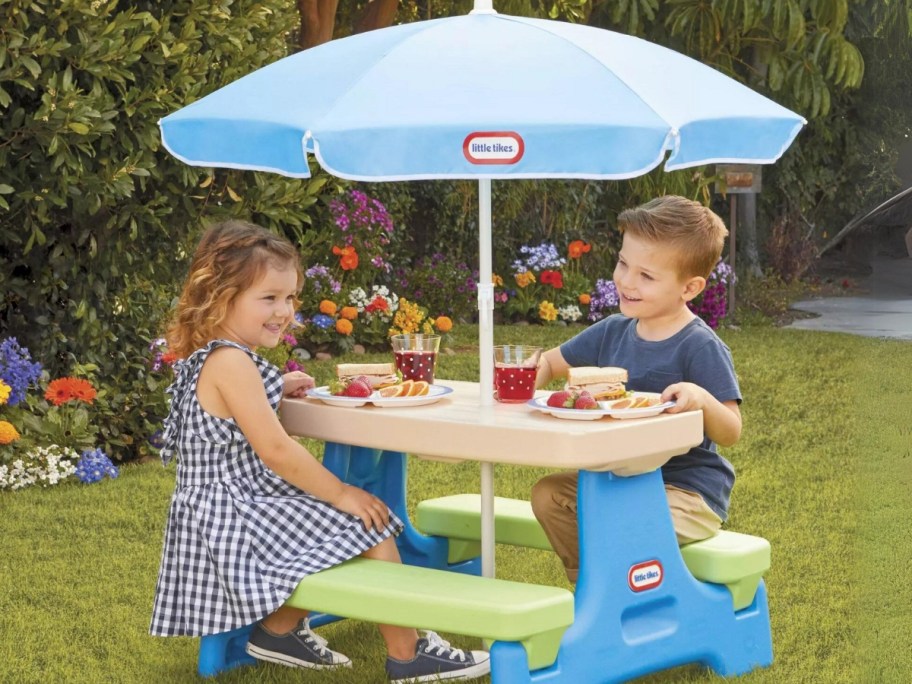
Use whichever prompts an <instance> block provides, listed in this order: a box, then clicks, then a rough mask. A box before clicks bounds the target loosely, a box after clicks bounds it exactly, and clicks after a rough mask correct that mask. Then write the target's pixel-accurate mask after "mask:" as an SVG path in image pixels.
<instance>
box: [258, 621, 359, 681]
mask: <svg viewBox="0 0 912 684" xmlns="http://www.w3.org/2000/svg"><path fill="white" fill-rule="evenodd" d="M246 651H247V653H248V654H250V655H252V656H253V657H254V658H256V659H257V660H266V661H269V662H270V663H278V664H279V665H287V666H288V667H306V668H309V669H312V670H328V669H332V668H336V667H351V660H349V658H348V656H345V655H342V654H341V653H337V652H336V651H332V650H330V649H329V648H327V647H326V639H324V638H323V637H321V636H320V635H319V634H316V633H315V632H314V631H313V630H311V628H310V619H309V618H304V619H303V620H301V621H300V622H299V623H298V626H297V627H295V628H294V629H293V630H291V631H290V632H288V633H287V634H273V633H272V632H269V631H267V630H266V629H264V628H263V626H262V625H261V624H260V623H259V622H258V623H257V624H256V626H255V627H254V628H253V630H252V631H251V632H250V638H249V639H248V641H247V647H246Z"/></svg>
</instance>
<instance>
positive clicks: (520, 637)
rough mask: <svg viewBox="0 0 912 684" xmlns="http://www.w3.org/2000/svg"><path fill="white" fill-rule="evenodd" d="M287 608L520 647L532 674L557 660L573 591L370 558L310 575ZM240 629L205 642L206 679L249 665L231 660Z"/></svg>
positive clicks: (570, 616)
mask: <svg viewBox="0 0 912 684" xmlns="http://www.w3.org/2000/svg"><path fill="white" fill-rule="evenodd" d="M285 605H288V606H293V607H295V608H304V609H308V610H311V611H314V612H320V613H327V614H331V615H339V616H342V617H347V618H353V619H357V620H366V621H369V622H380V623H386V624H391V625H400V626H404V627H419V628H423V629H432V630H435V631H441V632H453V633H455V634H462V635H465V636H474V637H481V638H482V639H485V640H486V641H513V642H519V643H521V644H522V645H523V646H524V647H525V650H526V654H527V657H528V661H529V668H530V669H538V668H541V667H547V666H548V665H551V664H552V663H554V661H555V659H556V658H557V651H558V648H559V646H560V640H561V637H562V636H563V634H564V631H565V630H566V629H567V627H568V626H570V624H571V623H572V622H573V594H571V593H570V592H569V591H567V590H566V589H560V588H558V587H547V586H542V585H538V584H524V583H521V582H511V581H507V580H502V579H495V578H489V577H478V576H475V575H464V574H461V573H456V572H450V571H448V570H436V569H431V568H422V567H417V566H413V565H402V564H399V563H386V562H384V561H377V560H370V559H367V558H354V559H352V560H349V561H346V562H345V563H342V564H341V565H337V566H335V567H332V568H329V569H327V570H323V571H321V572H318V573H315V574H313V575H308V576H307V577H305V578H304V579H302V580H301V582H300V583H299V584H298V586H297V588H296V589H295V590H294V593H292V595H291V596H290V597H289V599H288V601H286V604H285ZM247 631H249V629H248V630H247ZM235 632H236V633H232V632H226V633H224V634H223V635H218V634H216V635H211V636H207V637H203V639H202V643H201V645H200V662H199V672H200V674H201V675H204V676H208V675H212V674H215V673H217V672H220V671H222V670H225V669H228V668H230V667H232V666H233V665H234V664H238V663H239V662H249V660H245V659H243V658H241V659H240V660H238V659H236V658H233V656H232V655H231V652H235V653H236V652H237V651H238V650H239V649H242V647H243V643H246V635H245V634H246V633H240V632H239V631H238V630H236V631H235ZM219 637H221V638H220V639H219ZM229 642H230V643H229ZM232 661H233V662H232Z"/></svg>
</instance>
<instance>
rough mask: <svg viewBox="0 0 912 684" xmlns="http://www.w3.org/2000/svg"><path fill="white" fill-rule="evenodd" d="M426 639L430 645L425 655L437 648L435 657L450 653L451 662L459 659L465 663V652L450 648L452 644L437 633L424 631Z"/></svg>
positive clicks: (426, 648) (425, 650)
mask: <svg viewBox="0 0 912 684" xmlns="http://www.w3.org/2000/svg"><path fill="white" fill-rule="evenodd" d="M424 638H425V639H427V642H428V645H427V646H426V647H425V649H424V652H425V653H430V652H431V651H432V650H433V649H435V648H436V649H437V653H436V654H435V655H438V656H441V655H443V654H444V653H446V652H447V651H449V652H450V660H455V659H456V658H459V660H461V661H463V662H465V659H466V657H465V652H464V651H463V650H462V649H461V648H453V647H452V646H450V642H449V641H445V640H444V639H442V638H441V637H440V635H439V634H437V632H431V631H424Z"/></svg>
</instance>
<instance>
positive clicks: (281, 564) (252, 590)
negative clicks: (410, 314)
mask: <svg viewBox="0 0 912 684" xmlns="http://www.w3.org/2000/svg"><path fill="white" fill-rule="evenodd" d="M222 345H230V346H234V347H237V348H238V349H241V350H243V351H245V352H246V353H248V354H249V355H250V358H251V359H253V361H254V362H255V363H256V365H257V367H258V368H259V370H260V374H261V375H262V376H263V382H264V384H265V387H266V395H267V397H268V398H269V403H270V404H271V405H272V407H273V408H274V409H277V408H278V405H279V401H280V400H281V398H282V374H281V373H280V372H279V370H278V369H277V368H276V367H275V366H273V365H272V364H270V363H269V362H268V361H266V360H265V359H263V358H261V357H260V356H257V355H256V354H254V353H253V352H251V351H250V350H248V349H246V348H245V347H242V346H240V345H237V344H235V343H233V342H229V341H226V340H215V341H213V342H210V343H209V344H208V345H207V346H206V347H204V348H203V349H200V350H198V351H196V352H194V353H193V354H192V355H191V356H190V357H189V358H188V359H187V360H186V361H180V362H178V363H177V364H176V366H175V371H176V373H177V379H176V380H175V381H174V384H172V385H171V386H170V387H169V388H168V392H169V393H170V394H171V395H172V396H171V412H170V414H169V416H168V419H167V420H166V421H165V435H164V447H163V448H162V452H161V455H162V460H163V461H164V462H165V463H166V464H167V463H168V462H169V461H170V460H171V458H172V457H173V456H175V455H176V456H177V484H176V488H175V491H174V496H173V497H172V498H171V508H170V510H169V513H168V524H167V529H166V531H165V545H164V550H163V552H162V562H161V570H160V571H159V576H158V584H157V586H156V588H155V604H154V606H153V609H152V625H151V627H150V632H151V633H152V634H154V635H158V636H181V635H185V636H200V635H204V634H215V633H218V632H224V631H227V630H231V629H235V628H237V627H242V626H244V625H248V624H251V623H253V622H256V621H257V620H259V619H260V618H263V617H265V616H266V615H268V614H269V613H272V612H273V611H274V610H276V609H277V608H278V607H279V606H281V605H282V604H283V603H284V602H285V600H286V599H287V598H288V596H289V595H291V592H292V590H293V589H294V588H295V586H296V585H297V583H298V581H299V580H300V579H301V578H302V577H304V576H306V575H309V574H311V573H314V572H318V571H320V570H324V569H326V568H328V567H332V566H333V565H338V564H339V563H341V562H343V561H345V560H347V559H349V558H353V557H354V556H357V555H359V554H361V553H362V552H363V551H366V550H367V549H369V548H371V547H373V546H376V545H377V544H378V543H380V542H381V541H382V540H383V539H386V538H388V537H390V536H391V535H394V534H398V533H399V531H401V529H402V522H401V521H400V520H399V519H398V518H396V517H395V515H393V514H392V513H390V523H389V526H388V527H387V528H386V529H383V530H381V531H379V532H377V531H375V530H370V531H366V530H365V529H364V526H363V525H362V523H361V520H360V519H359V518H357V517H355V516H353V515H350V514H348V513H344V512H342V511H340V510H338V509H336V508H334V507H332V506H330V505H329V504H328V503H325V502H324V501H321V500H320V499H317V498H315V497H313V496H311V495H310V494H307V493H305V492H304V491H302V490H300V489H298V488H297V487H295V486H293V485H291V484H289V483H288V482H286V481H285V480H283V479H282V478H280V477H279V476H278V475H276V474H275V473H273V472H272V471H271V470H269V469H268V468H267V467H266V466H265V465H263V462H262V461H261V460H260V459H259V458H258V457H257V455H256V454H255V453H254V451H253V448H252V447H251V446H250V444H249V442H248V441H247V439H246V438H245V437H244V434H243V433H242V432H241V430H240V428H239V427H238V426H237V424H236V423H235V422H234V420H232V419H222V418H216V417H214V416H212V415H210V414H208V413H206V412H205V411H203V409H202V407H201V406H200V405H199V402H198V401H197V398H196V383H197V380H198V379H199V374H200V370H201V369H202V367H203V364H204V363H205V361H206V358H207V357H208V356H209V353H210V352H211V351H212V350H213V349H215V348H217V347H219V346H222Z"/></svg>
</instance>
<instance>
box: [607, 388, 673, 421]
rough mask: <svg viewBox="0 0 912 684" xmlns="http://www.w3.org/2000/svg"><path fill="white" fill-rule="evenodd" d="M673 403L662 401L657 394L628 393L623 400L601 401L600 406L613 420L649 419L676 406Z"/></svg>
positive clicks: (660, 396)
mask: <svg viewBox="0 0 912 684" xmlns="http://www.w3.org/2000/svg"><path fill="white" fill-rule="evenodd" d="M674 405H675V403H674V402H673V401H662V395H661V394H658V393H656V392H628V393H627V396H625V397H624V398H623V399H613V400H611V401H600V402H599V406H600V407H601V408H602V410H603V411H604V412H605V414H606V415H609V416H611V417H612V418H618V419H621V420H623V419H626V418H649V417H650V416H657V415H659V414H660V413H662V412H663V411H665V410H666V409H669V408H671V407H672V406H674Z"/></svg>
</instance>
